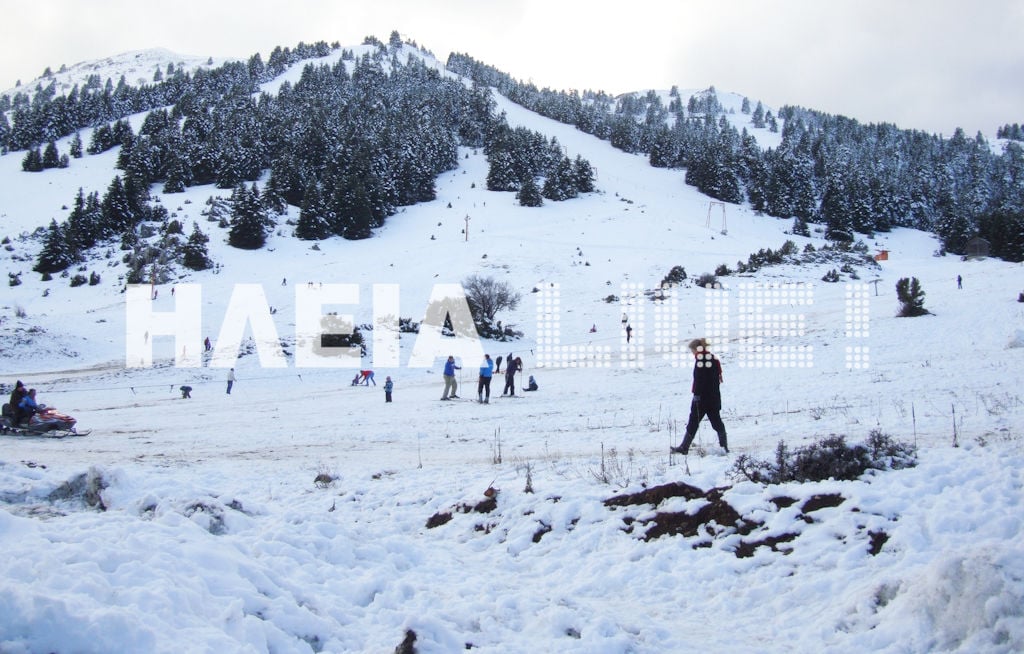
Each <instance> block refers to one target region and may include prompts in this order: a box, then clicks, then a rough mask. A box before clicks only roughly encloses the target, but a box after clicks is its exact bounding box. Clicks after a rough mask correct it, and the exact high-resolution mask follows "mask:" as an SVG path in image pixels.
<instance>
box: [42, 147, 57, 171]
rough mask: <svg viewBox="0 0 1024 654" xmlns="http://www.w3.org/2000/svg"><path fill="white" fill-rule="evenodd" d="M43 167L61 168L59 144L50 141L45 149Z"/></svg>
mask: <svg viewBox="0 0 1024 654" xmlns="http://www.w3.org/2000/svg"><path fill="white" fill-rule="evenodd" d="M43 168H60V153H59V152H57V144H56V143H54V142H53V141H50V142H49V143H47V144H46V147H45V148H44V149H43Z"/></svg>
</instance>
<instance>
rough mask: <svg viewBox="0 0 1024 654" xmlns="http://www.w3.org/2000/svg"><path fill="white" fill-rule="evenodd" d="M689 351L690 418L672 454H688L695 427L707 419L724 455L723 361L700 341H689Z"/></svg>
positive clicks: (726, 447) (727, 442)
mask: <svg viewBox="0 0 1024 654" xmlns="http://www.w3.org/2000/svg"><path fill="white" fill-rule="evenodd" d="M690 351H691V352H693V358H694V362H693V386H692V387H691V392H692V393H693V400H691V402H690V419H689V420H688V421H687V423H686V434H685V435H684V436H683V442H682V443H681V444H680V445H679V447H673V448H672V451H673V452H678V453H679V454H687V453H689V451H690V444H691V443H693V438H694V436H696V435H697V427H698V426H700V421H701V420H703V419H704V416H707V417H708V422H710V423H711V427H712V429H714V430H715V432H716V433H717V434H718V444H719V445H720V446H721V447H722V449H724V450H725V451H726V452H728V451H729V441H728V439H727V438H726V434H725V424H724V423H723V422H722V416H721V411H722V393H721V390H720V389H719V386H720V385H721V384H722V381H723V379H722V362H721V361H719V360H718V358H717V357H715V355H714V354H712V353H711V350H709V349H708V342H707V340H706V339H703V338H695V339H694V340H692V341H690Z"/></svg>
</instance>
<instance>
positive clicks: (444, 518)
mask: <svg viewBox="0 0 1024 654" xmlns="http://www.w3.org/2000/svg"><path fill="white" fill-rule="evenodd" d="M451 520H452V514H451V512H450V511H446V512H441V511H439V512H437V513H435V514H434V515H432V516H430V517H429V518H427V529H433V528H434V527H440V526H441V525H446V524H448V523H449V522H451Z"/></svg>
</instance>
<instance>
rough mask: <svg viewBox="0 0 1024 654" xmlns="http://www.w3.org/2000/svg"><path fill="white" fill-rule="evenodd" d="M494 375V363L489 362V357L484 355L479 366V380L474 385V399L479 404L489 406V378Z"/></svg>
mask: <svg viewBox="0 0 1024 654" xmlns="http://www.w3.org/2000/svg"><path fill="white" fill-rule="evenodd" d="M493 375H494V362H493V361H491V355H490V354H485V355H484V360H483V362H482V363H481V364H480V380H479V381H478V382H477V385H476V397H477V401H478V402H480V404H490V402H491V377H492V376H493Z"/></svg>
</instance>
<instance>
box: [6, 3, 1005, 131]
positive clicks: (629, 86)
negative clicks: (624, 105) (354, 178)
mask: <svg viewBox="0 0 1024 654" xmlns="http://www.w3.org/2000/svg"><path fill="white" fill-rule="evenodd" d="M371 5H372V8H371ZM0 7H2V13H0V15H2V16H3V17H4V20H3V21H2V22H0V48H2V53H3V56H2V57H0V89H6V88H10V87H13V86H14V85H15V83H16V82H17V81H18V80H20V81H22V82H23V83H27V82H29V81H30V80H32V79H34V78H36V77H38V76H39V75H40V74H41V73H42V72H43V70H44V69H45V68H46V67H47V66H49V67H50V68H51V69H53V70H54V71H56V70H58V69H59V68H60V66H61V65H63V64H66V65H68V66H71V65H73V64H76V63H78V62H81V61H86V60H91V59H99V58H103V57H107V56H110V55H114V54H119V53H122V52H126V51H132V50H142V49H146V48H151V47H163V48H167V49H169V50H172V51H174V52H176V53H178V54H183V55H199V56H207V55H210V56H215V57H222V56H223V57H238V58H241V59H247V58H248V57H249V56H251V55H252V54H254V53H257V52H258V53H260V55H261V56H262V57H263V60H264V61H266V60H267V56H268V55H269V53H270V51H271V50H272V49H273V48H274V47H275V46H279V45H280V46H283V47H292V46H294V45H295V44H297V43H298V42H300V41H305V42H307V43H310V42H314V41H320V40H323V41H327V42H328V43H332V42H335V41H337V42H339V43H341V44H342V45H343V46H344V45H356V44H358V43H360V42H361V41H362V39H363V37H365V36H367V35H373V36H376V37H378V38H379V39H381V40H384V41H386V40H387V38H388V35H389V34H390V33H391V31H392V30H396V29H397V30H398V31H399V32H400V33H401V34H402V36H403V38H406V39H412V40H414V41H416V42H417V43H418V44H419V45H420V46H422V47H425V48H427V49H429V50H431V51H432V52H433V53H434V54H435V55H436V56H437V57H438V58H440V59H442V60H444V58H445V57H447V55H448V53H449V52H452V51H456V52H464V53H467V54H469V55H471V56H472V57H474V58H475V59H477V60H478V61H482V62H484V63H486V64H490V65H492V66H495V67H497V68H498V69H500V70H503V71H505V72H507V73H509V74H511V75H512V76H513V77H515V78H517V79H523V80H532V81H533V82H534V83H535V84H537V85H538V86H550V87H552V88H557V89H571V88H575V89H595V90H597V89H600V90H604V91H608V92H611V93H621V92H624V91H633V90H645V89H650V88H656V89H668V88H670V87H671V86H672V85H677V86H679V87H680V88H682V89H689V88H706V87H708V86H710V85H714V86H715V88H716V89H718V90H719V91H733V92H736V93H740V94H742V95H745V96H747V97H749V98H750V99H751V100H752V101H757V100H760V101H762V102H764V103H765V104H766V105H768V106H769V107H775V108H778V107H779V106H781V105H784V104H796V105H801V106H805V107H809V108H812V109H819V110H822V111H826V112H828V113H836V114H843V115H846V116H850V117H852V118H856V119H857V120H859V121H861V122H879V121H885V122H893V123H896V124H897V125H899V126H900V127H904V128H912V129H923V130H926V131H929V132H936V133H941V134H944V135H946V136H949V135H950V134H951V133H952V132H953V129H954V128H955V127H957V126H959V127H963V128H964V130H966V131H967V133H968V135H970V136H973V135H974V134H975V133H976V132H977V131H979V130H981V131H982V132H983V133H984V134H986V135H987V136H994V133H995V129H996V127H997V126H1000V125H1003V124H1006V123H1024V38H1022V35H1024V0H980V1H971V0H955V1H954V0H718V1H715V0H710V1H709V0H699V1H698V0H666V1H661V0H632V1H625V2H624V1H621V0H616V1H614V2H609V1H606V0H564V1H563V0H507V1H506V0H501V1H498V0H359V1H352V0H292V1H291V2H289V3H282V2H279V1H277V0H274V1H271V0H201V1H197V0H174V1H173V2H158V1H153V0H33V1H31V2H24V0H18V1H17V2H15V1H14V0H0ZM286 7H287V8H286Z"/></svg>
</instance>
